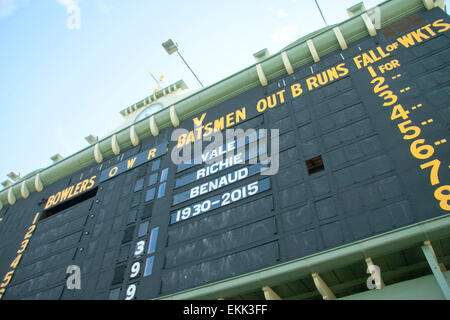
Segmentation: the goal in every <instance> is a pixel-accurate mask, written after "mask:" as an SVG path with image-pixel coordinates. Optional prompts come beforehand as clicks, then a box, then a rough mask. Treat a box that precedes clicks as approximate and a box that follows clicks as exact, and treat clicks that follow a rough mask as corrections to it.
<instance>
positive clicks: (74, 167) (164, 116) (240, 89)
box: [0, 0, 425, 210]
mask: <svg viewBox="0 0 450 320" xmlns="http://www.w3.org/2000/svg"><path fill="white" fill-rule="evenodd" d="M379 7H380V10H381V14H380V16H381V25H382V27H384V26H386V25H388V24H391V23H393V22H395V21H398V20H400V19H402V18H404V17H406V16H408V15H411V14H412V13H415V12H418V11H420V10H422V9H424V8H425V7H424V4H423V1H422V0H388V1H385V2H383V3H381V4H380V5H379ZM337 26H339V27H340V28H341V32H342V34H343V36H344V38H345V39H346V41H347V43H349V44H350V43H352V42H355V41H357V40H359V39H361V38H363V37H365V36H368V35H369V32H368V30H367V28H366V26H365V23H364V21H363V19H361V16H355V17H352V18H350V19H347V20H345V21H343V22H341V23H339V24H337ZM312 39H314V44H315V46H316V49H317V52H318V54H319V55H320V56H323V55H325V54H328V53H330V52H333V51H336V50H339V49H340V46H339V42H338V40H337V38H336V36H335V34H334V32H333V30H330V29H328V30H326V31H324V32H323V33H319V34H317V35H314V37H313V38H312ZM310 40H311V39H310ZM283 53H286V54H287V56H288V57H289V59H290V61H291V62H292V66H293V68H294V69H295V68H298V67H300V66H302V65H305V64H307V63H310V62H312V61H313V58H312V56H311V53H310V51H309V49H308V46H307V45H306V39H305V41H304V42H302V43H299V44H297V45H295V46H294V47H292V48H289V49H287V50H286V51H283V52H279V53H277V54H275V55H272V56H270V57H268V58H266V59H264V60H262V61H259V62H258V63H256V64H253V65H251V66H249V67H247V68H245V69H243V70H241V71H239V72H237V73H235V74H233V75H231V76H229V77H227V78H225V79H223V80H221V81H219V82H217V83H215V84H212V85H210V86H208V87H206V88H204V89H202V90H200V91H197V92H196V93H194V94H192V95H189V96H188V97H186V98H184V99H181V100H179V101H177V102H176V103H174V104H172V105H171V106H168V107H167V108H164V109H163V110H161V111H159V112H157V113H156V114H154V120H155V122H156V125H157V127H158V129H159V130H161V129H164V128H167V127H170V126H172V119H171V116H170V109H171V108H173V109H174V112H175V114H176V115H177V116H178V119H179V121H180V122H181V121H182V120H185V119H187V118H189V117H191V116H193V115H195V114H198V113H200V112H202V111H205V110H207V109H209V108H211V107H213V106H215V105H217V104H219V103H221V102H224V101H226V100H228V99H230V98H232V97H235V96H237V95H239V94H241V93H244V92H246V91H248V90H250V89H253V88H255V87H257V86H259V85H260V84H261V83H260V80H259V77H258V72H257V66H260V67H261V68H262V70H264V73H265V75H266V77H267V79H268V80H272V79H274V78H277V77H279V76H281V75H283V74H286V73H287V71H286V68H285V65H284V62H283V59H282V54H283ZM146 99H147V98H146ZM144 100H145V99H144ZM142 101H143V100H142ZM142 101H141V102H142ZM148 121H149V120H148V119H143V120H142V121H140V122H138V123H135V124H133V125H130V126H129V127H126V128H124V129H122V130H120V131H118V132H116V133H114V134H112V135H110V136H107V137H105V138H103V139H102V140H101V141H99V142H98V143H97V144H96V145H93V146H88V147H87V148H85V149H83V150H80V151H78V152H76V153H75V154H73V155H71V156H69V157H67V158H65V159H63V160H61V161H59V162H57V163H55V164H52V165H50V166H49V167H47V168H45V169H42V170H40V171H39V172H37V173H36V175H34V176H33V177H30V178H28V179H23V180H21V181H18V182H16V183H15V184H13V185H12V186H10V187H8V188H5V189H3V190H2V191H0V210H1V209H2V207H3V205H4V204H8V203H9V204H10V205H13V204H14V203H15V202H16V200H18V199H21V198H23V196H22V191H23V190H24V188H23V187H22V184H24V185H25V189H26V190H27V191H28V193H32V192H36V191H41V190H42V187H45V186H47V185H50V184H52V183H54V182H56V181H58V180H59V179H62V178H63V177H66V176H68V175H70V174H72V173H74V172H76V171H78V170H81V169H83V168H85V167H87V166H89V165H92V164H95V163H96V161H97V162H98V159H100V160H101V159H104V158H106V157H109V156H111V155H113V151H112V143H111V139H112V137H113V136H116V138H117V141H118V143H119V146H120V148H121V149H123V148H127V147H129V146H131V145H132V142H131V137H130V131H131V129H132V128H134V129H135V130H136V133H137V135H138V137H139V139H144V138H147V137H148V136H150V135H151V131H150V129H149V127H150V126H149V124H148ZM96 150H97V151H96ZM99 152H100V154H101V157H98V156H97V157H96V154H97V155H98V154H99ZM37 186H40V187H38V188H37ZM39 189H40V190H39ZM28 193H25V194H28ZM8 194H10V195H11V196H8ZM11 200H14V201H11Z"/></svg>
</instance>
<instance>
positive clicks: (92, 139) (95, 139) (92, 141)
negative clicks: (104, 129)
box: [84, 134, 98, 144]
mask: <svg viewBox="0 0 450 320" xmlns="http://www.w3.org/2000/svg"><path fill="white" fill-rule="evenodd" d="M84 139H86V141H87V142H89V144H96V143H97V142H98V137H95V136H94V135H92V134H90V135H88V136H87V137H86V138H84Z"/></svg>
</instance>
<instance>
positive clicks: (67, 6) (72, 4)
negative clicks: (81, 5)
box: [58, 0, 78, 8]
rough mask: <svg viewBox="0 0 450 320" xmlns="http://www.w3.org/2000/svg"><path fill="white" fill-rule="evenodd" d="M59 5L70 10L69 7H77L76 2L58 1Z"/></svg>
mask: <svg viewBox="0 0 450 320" xmlns="http://www.w3.org/2000/svg"><path fill="white" fill-rule="evenodd" d="M58 2H59V4H60V5H62V6H64V7H66V8H70V7H71V6H76V5H78V0H58Z"/></svg>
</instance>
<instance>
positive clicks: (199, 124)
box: [193, 112, 206, 127]
mask: <svg viewBox="0 0 450 320" xmlns="http://www.w3.org/2000/svg"><path fill="white" fill-rule="evenodd" d="M205 116H206V112H205V113H204V114H202V116H201V117H200V120H199V119H198V118H194V119H193V120H194V125H195V126H196V127H200V126H201V125H202V123H203V119H205Z"/></svg>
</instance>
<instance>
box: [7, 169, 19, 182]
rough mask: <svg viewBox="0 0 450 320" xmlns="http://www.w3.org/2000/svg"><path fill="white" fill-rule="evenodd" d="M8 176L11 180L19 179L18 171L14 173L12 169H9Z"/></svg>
mask: <svg viewBox="0 0 450 320" xmlns="http://www.w3.org/2000/svg"><path fill="white" fill-rule="evenodd" d="M7 176H8V178H10V179H11V180H12V181H17V180H20V174H19V173H15V172H13V171H11V172H10V173H8V174H7Z"/></svg>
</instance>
